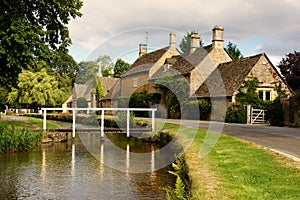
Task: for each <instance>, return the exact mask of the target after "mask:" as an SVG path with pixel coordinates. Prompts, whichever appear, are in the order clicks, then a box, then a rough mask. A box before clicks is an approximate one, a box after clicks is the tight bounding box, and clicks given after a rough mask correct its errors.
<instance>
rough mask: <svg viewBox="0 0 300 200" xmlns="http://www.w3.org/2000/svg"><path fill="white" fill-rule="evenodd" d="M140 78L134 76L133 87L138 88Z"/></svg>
mask: <svg viewBox="0 0 300 200" xmlns="http://www.w3.org/2000/svg"><path fill="white" fill-rule="evenodd" d="M138 80H139V78H133V79H132V87H133V88H136V87H137V86H138Z"/></svg>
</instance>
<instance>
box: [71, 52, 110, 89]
mask: <svg viewBox="0 0 300 200" xmlns="http://www.w3.org/2000/svg"><path fill="white" fill-rule="evenodd" d="M113 66H114V64H113V63H112V60H111V58H110V57H109V56H108V55H104V56H99V58H97V59H96V60H95V61H87V62H80V63H79V64H78V72H77V76H76V79H75V83H82V84H84V83H86V82H87V81H91V80H93V79H94V77H95V74H97V75H98V76H100V77H112V76H113ZM99 70H101V71H99Z"/></svg>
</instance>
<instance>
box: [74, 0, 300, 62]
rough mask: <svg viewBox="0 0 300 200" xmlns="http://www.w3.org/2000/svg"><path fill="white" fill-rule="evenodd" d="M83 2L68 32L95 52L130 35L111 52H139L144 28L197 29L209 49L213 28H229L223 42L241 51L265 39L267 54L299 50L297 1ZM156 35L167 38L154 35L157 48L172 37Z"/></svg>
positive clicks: (76, 41) (253, 49)
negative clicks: (243, 46)
mask: <svg viewBox="0 0 300 200" xmlns="http://www.w3.org/2000/svg"><path fill="white" fill-rule="evenodd" d="M83 3H84V6H83V8H82V10H81V11H82V13H83V16H82V17H81V18H78V19H75V20H72V21H71V23H70V25H69V28H70V33H71V38H72V40H73V43H74V44H76V45H77V46H82V47H83V48H85V49H86V50H90V51H91V52H92V51H93V50H94V49H95V48H97V47H98V46H99V45H100V44H102V43H103V42H107V41H108V40H109V39H110V38H113V37H114V36H115V35H120V33H124V32H126V31H127V32H129V33H131V34H133V35H135V37H132V38H130V39H129V37H127V39H125V40H124V41H122V42H121V41H120V40H119V41H118V42H120V43H119V44H118V43H115V44H111V48H118V46H121V47H124V46H126V45H128V46H129V48H132V47H133V46H135V47H137V46H138V43H140V42H143V40H144V38H145V30H147V28H144V29H143V31H144V32H143V33H142V32H141V31H137V33H134V31H132V30H136V28H143V27H160V28H163V29H166V30H168V29H170V30H175V31H177V32H178V33H185V32H187V31H191V30H196V31H198V32H199V33H200V34H201V36H202V38H203V39H204V43H205V44H209V43H210V42H211V29H212V28H213V27H214V26H215V25H221V26H223V27H224V28H225V39H226V40H227V41H225V43H227V42H228V41H235V42H236V43H237V45H238V46H239V43H242V42H245V41H247V40H249V41H250V40H253V38H265V39H266V40H265V41H264V43H262V44H261V45H262V46H261V50H263V51H266V53H267V54H272V55H274V56H281V57H283V56H284V55H285V54H286V53H287V52H292V51H294V50H299V49H297V48H298V43H299V40H300V34H299V31H300V17H299V14H298V13H300V1H298V0H283V1H274V0H251V1H250V0H245V1H240V0H212V1H204V0H185V1H174V0H161V1H153V0H152V1H150V0H144V1H140V0H123V1H116V0H110V1H94V0H83ZM152 30H153V29H152ZM158 30H159V29H157V33H160V34H164V35H160V37H156V35H157V34H155V33H154V32H156V31H153V32H152V33H151V34H152V35H155V37H154V38H156V39H157V41H156V43H155V45H158V46H161V47H162V46H164V45H166V44H167V43H168V39H167V38H168V35H167V33H165V32H164V31H158ZM149 32H150V31H149ZM179 35H180V34H179ZM150 37H152V36H151V35H150ZM116 41H117V40H116ZM149 42H150V38H149ZM158 43H161V45H159V44H158ZM257 45H258V44H253V46H252V47H250V46H249V45H248V46H247V48H249V49H245V50H244V49H241V50H242V52H243V51H245V52H254V51H255V48H256V47H257ZM251 48H252V49H251ZM246 56H247V55H246Z"/></svg>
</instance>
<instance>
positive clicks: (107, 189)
mask: <svg viewBox="0 0 300 200" xmlns="http://www.w3.org/2000/svg"><path fill="white" fill-rule="evenodd" d="M98 136H99V135H95V134H94V135H93V134H91V135H89V134H87V139H88V140H90V141H91V142H95V143H98V144H100V145H99V150H100V152H99V154H98V157H97V159H95V158H94V157H93V156H91V154H90V153H89V152H88V151H87V150H86V148H85V147H84V146H83V144H82V142H81V141H80V139H79V138H75V140H74V142H73V143H72V142H71V141H70V142H68V143H53V144H48V145H42V147H41V149H40V150H37V151H34V152H30V153H20V154H9V155H0V179H1V183H0V199H104V200H105V199H165V194H164V192H163V191H162V190H161V188H162V187H168V186H171V185H173V181H174V177H173V176H172V175H170V174H168V173H167V171H168V169H167V168H166V169H162V170H159V171H155V159H156V157H155V156H157V155H156V154H155V153H154V150H155V148H154V147H153V146H151V145H149V144H142V146H143V148H145V149H144V150H147V151H149V150H150V151H151V150H152V151H151V156H149V157H145V158H144V159H143V160H140V162H141V163H145V165H148V166H149V167H150V168H151V171H149V173H130V170H129V169H130V167H132V165H134V164H135V163H133V161H132V160H131V153H132V152H131V151H137V147H136V146H134V145H133V144H128V143H126V142H125V143H124V145H123V147H124V148H123V149H124V151H123V154H122V155H118V154H117V153H118V152H114V151H110V150H111V149H112V148H111V145H113V144H112V143H111V142H110V141H108V140H107V141H105V142H100V141H99V140H98ZM104 161H105V162H106V161H110V162H115V163H120V164H124V166H126V168H127V169H128V171H127V172H120V171H117V170H114V169H112V168H109V167H107V166H105V165H104V164H103V163H105V162H104Z"/></svg>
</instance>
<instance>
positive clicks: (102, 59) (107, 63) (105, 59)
mask: <svg viewBox="0 0 300 200" xmlns="http://www.w3.org/2000/svg"><path fill="white" fill-rule="evenodd" d="M96 62H97V64H98V66H99V67H100V68H101V72H102V76H103V77H113V74H114V63H113V62H112V59H111V58H110V57H109V56H108V55H104V56H99V58H97V59H96Z"/></svg>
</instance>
